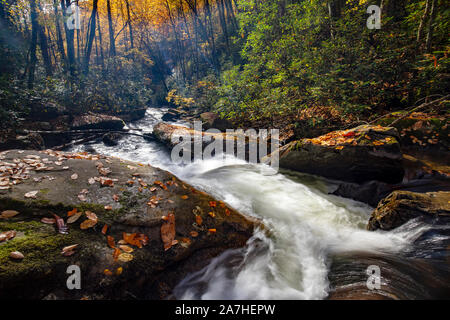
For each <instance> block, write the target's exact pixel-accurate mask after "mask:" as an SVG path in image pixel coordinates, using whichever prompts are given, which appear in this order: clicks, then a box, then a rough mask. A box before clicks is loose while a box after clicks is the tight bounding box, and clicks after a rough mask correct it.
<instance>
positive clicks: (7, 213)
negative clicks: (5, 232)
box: [0, 210, 19, 219]
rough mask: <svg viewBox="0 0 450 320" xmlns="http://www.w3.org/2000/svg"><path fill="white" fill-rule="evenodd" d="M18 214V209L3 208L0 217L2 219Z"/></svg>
mask: <svg viewBox="0 0 450 320" xmlns="http://www.w3.org/2000/svg"><path fill="white" fill-rule="evenodd" d="M18 214H19V211H15V210H5V211H2V213H1V215H0V218H2V219H8V218H12V217H14V216H17V215H18Z"/></svg>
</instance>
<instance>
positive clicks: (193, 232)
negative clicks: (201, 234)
mask: <svg viewBox="0 0 450 320" xmlns="http://www.w3.org/2000/svg"><path fill="white" fill-rule="evenodd" d="M189 234H190V235H191V237H192V238H197V237H198V232H197V231H191V232H189Z"/></svg>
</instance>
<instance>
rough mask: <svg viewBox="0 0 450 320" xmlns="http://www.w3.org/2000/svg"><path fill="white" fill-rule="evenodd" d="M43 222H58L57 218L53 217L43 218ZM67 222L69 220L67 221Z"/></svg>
mask: <svg viewBox="0 0 450 320" xmlns="http://www.w3.org/2000/svg"><path fill="white" fill-rule="evenodd" d="M41 222H42V223H45V224H54V223H55V222H56V220H55V219H53V218H42V219H41ZM67 222H69V221H67Z"/></svg>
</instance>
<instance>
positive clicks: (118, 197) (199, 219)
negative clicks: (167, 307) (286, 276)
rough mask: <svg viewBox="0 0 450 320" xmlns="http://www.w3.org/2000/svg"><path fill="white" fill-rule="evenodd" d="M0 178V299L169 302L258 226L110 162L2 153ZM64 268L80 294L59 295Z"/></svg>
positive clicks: (164, 177)
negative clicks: (76, 271) (73, 273)
mask: <svg viewBox="0 0 450 320" xmlns="http://www.w3.org/2000/svg"><path fill="white" fill-rule="evenodd" d="M0 174H1V177H0V185H1V187H0V212H2V213H1V215H0V299H6V298H15V299H20V298H21V299H165V298H169V297H170V296H171V292H172V289H173V288H174V287H175V286H176V284H177V283H178V282H179V281H181V280H182V279H183V278H184V277H185V276H186V275H187V274H189V273H191V272H195V271H197V270H200V269H201V268H203V267H204V266H206V265H207V264H208V262H209V261H210V259H212V258H213V257H215V256H217V255H219V254H220V253H222V252H223V251H225V250H227V249H229V248H239V247H243V246H245V244H246V242H247V240H248V239H249V238H250V237H251V236H252V234H253V231H254V228H255V227H256V226H258V225H259V222H258V221H255V220H252V219H250V218H247V217H245V216H243V215H241V214H239V213H238V212H236V211H235V210H234V209H233V208H231V207H229V206H228V205H227V204H225V203H223V202H221V201H217V200H215V199H213V198H212V197H211V196H209V195H207V194H206V193H204V192H202V191H199V190H197V189H195V188H193V187H192V186H190V185H188V184H187V183H185V182H183V181H181V180H179V179H178V178H177V177H175V176H173V175H172V174H170V173H169V172H166V171H163V170H160V169H157V168H154V167H152V166H150V165H144V164H139V163H133V162H129V161H124V160H121V159H118V158H113V157H106V156H99V155H90V154H87V153H77V154H69V153H62V152H55V151H51V150H46V151H24V150H10V151H6V152H2V153H0ZM5 212H6V213H5ZM11 212H12V214H11ZM79 213H81V215H80V217H79V218H78V220H76V221H75V222H73V223H70V224H68V222H71V221H70V220H69V219H70V218H71V219H75V218H76V217H77V216H78V215H79ZM53 214H56V215H57V216H59V217H61V218H62V220H63V221H64V224H66V225H67V226H68V234H61V233H59V232H58V230H62V231H64V228H62V229H61V228H58V227H57V226H56V224H51V222H52V221H51V219H52V218H55V216H54V215H53ZM172 215H173V216H172ZM43 218H44V219H43ZM173 221H174V223H175V225H174V226H173V224H172V222H173ZM44 222H46V223H44ZM49 223H50V224H49ZM8 231H13V232H9V233H8ZM11 235H12V238H11ZM163 239H164V240H163ZM71 245H78V246H77V247H76V248H75V249H70V250H69V249H67V248H66V247H67V246H71ZM63 248H66V249H64V250H63ZM69 248H70V247H69ZM166 249H167V250H166ZM15 251H19V252H20V253H21V254H23V256H24V258H23V259H21V260H17V259H13V258H11V257H10V254H11V252H15ZM62 253H65V254H62ZM71 265H77V266H79V267H80V270H81V289H80V290H69V289H68V288H67V285H66V282H67V279H68V277H69V276H70V274H68V273H67V272H66V271H67V268H68V267H69V266H71Z"/></svg>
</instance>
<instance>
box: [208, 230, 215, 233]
mask: <svg viewBox="0 0 450 320" xmlns="http://www.w3.org/2000/svg"><path fill="white" fill-rule="evenodd" d="M208 232H209V233H216V232H217V230H216V229H208Z"/></svg>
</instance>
